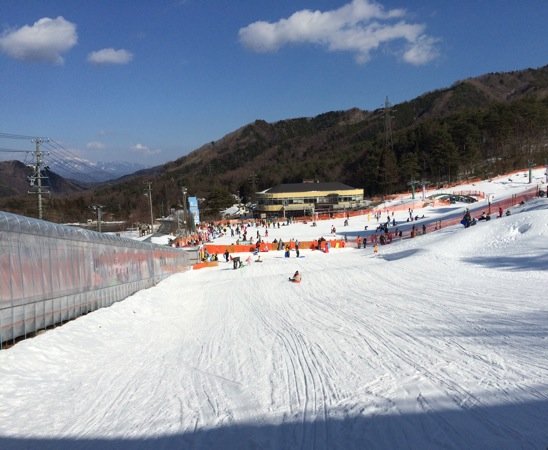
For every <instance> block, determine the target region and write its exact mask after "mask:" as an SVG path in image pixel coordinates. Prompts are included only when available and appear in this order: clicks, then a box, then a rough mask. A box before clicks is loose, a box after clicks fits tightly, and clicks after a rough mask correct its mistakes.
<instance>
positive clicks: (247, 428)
mask: <svg viewBox="0 0 548 450" xmlns="http://www.w3.org/2000/svg"><path fill="white" fill-rule="evenodd" d="M419 400H420V399H417V405H419V404H420V405H421V406H424V407H425V409H424V412H422V413H416V414H415V413H413V414H411V413H404V414H399V415H387V414H377V415H370V416H367V417H365V416H360V415H358V416H355V417H344V418H340V419H339V418H329V417H327V418H326V419H319V420H316V421H314V422H296V423H284V424H281V425H275V424H262V425H260V424H259V425H255V424H239V425H238V424H236V425H230V426H221V427H218V428H213V429H206V430H197V431H194V432H192V431H189V432H184V433H180V434H175V435H169V436H158V437H144V438H112V439H108V438H101V437H97V438H91V437H84V438H22V437H0V448H1V449H3V450H20V449H26V450H33V449H40V450H99V449H101V450H104V449H117V450H133V449H141V450H148V449H154V450H171V449H193V450H194V449H223V450H242V449H315V450H327V449H344V450H351V449H395V448H398V449H417V448H448V449H461V448H466V449H482V450H483V449H511V448H524V449H526V448H530V449H545V448H547V446H548V427H547V426H546V417H548V400H543V401H536V402H526V403H519V404H518V403H516V404H504V405H496V406H486V407H473V406H471V405H463V407H462V409H460V410H440V411H438V410H436V411H435V410H430V409H428V405H427V404H425V402H419ZM367 406H372V405H363V407H360V409H359V410H356V411H355V413H356V414H359V413H360V411H363V409H364V408H365V407H367ZM332 413H333V414H334V415H341V416H342V415H343V412H342V411H337V410H333V411H332ZM42 431H43V430H42Z"/></svg>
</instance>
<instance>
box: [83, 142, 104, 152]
mask: <svg viewBox="0 0 548 450" xmlns="http://www.w3.org/2000/svg"><path fill="white" fill-rule="evenodd" d="M86 148H87V149H88V150H104V149H105V144H103V143H102V142H99V141H92V142H88V143H87V145H86Z"/></svg>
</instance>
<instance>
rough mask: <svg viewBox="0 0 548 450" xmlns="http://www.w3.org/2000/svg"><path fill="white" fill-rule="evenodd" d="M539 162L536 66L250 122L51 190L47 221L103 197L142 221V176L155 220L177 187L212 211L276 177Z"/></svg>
mask: <svg viewBox="0 0 548 450" xmlns="http://www.w3.org/2000/svg"><path fill="white" fill-rule="evenodd" d="M547 160H548V66H544V67H543V68H540V69H535V70H533V69H528V70H523V71H519V72H509V73H494V74H488V75H484V76H482V77H478V78H473V79H469V80H465V81H462V82H458V83H455V84H454V85H453V86H452V87H450V88H448V89H444V90H439V91H434V92H430V93H427V94H425V95H422V96H420V97H418V98H416V99H414V100H412V101H408V102H404V103H401V104H398V105H394V106H390V107H388V108H380V109H378V110H375V111H370V112H369V111H362V110H359V109H357V108H355V109H351V110H348V111H336V112H327V113H324V114H321V115H319V116H316V117H314V118H297V119H288V120H282V121H279V122H276V123H267V122H265V121H262V120H257V121H255V122H254V123H252V124H249V125H246V126H244V127H242V128H240V129H239V130H236V131H234V132H233V133H230V134H228V135H227V136H225V137H224V138H222V139H220V140H219V141H216V142H211V143H208V144H206V145H204V146H203V147H201V148H199V149H197V150H195V151H194V152H192V153H190V154H188V155H186V156H184V157H182V158H180V159H178V160H176V161H172V162H170V163H167V164H165V165H164V166H160V167H156V168H154V169H150V170H145V171H141V172H139V173H137V174H135V175H133V176H129V177H124V178H122V179H120V180H117V181H113V182H109V183H106V184H101V185H97V186H95V187H94V188H91V189H88V190H86V191H84V192H77V193H70V194H63V195H59V194H56V195H52V196H51V198H50V199H48V201H47V202H46V218H47V219H48V220H52V221H55V222H67V221H75V220H85V219H86V218H89V217H90V215H91V213H90V210H89V205H91V204H93V203H101V204H102V205H104V209H105V212H106V213H107V214H108V215H110V218H112V219H116V220H127V221H129V222H137V221H146V220H147V217H150V213H149V209H148V199H147V198H146V197H145V196H144V195H143V182H144V181H151V182H152V186H153V201H154V205H155V207H156V211H155V216H158V215H164V214H167V213H168V212H169V209H170V208H172V207H177V206H178V205H179V204H180V203H181V200H182V199H181V187H182V186H185V187H186V188H187V189H188V192H189V193H190V194H191V195H196V196H197V197H199V198H201V199H204V200H203V202H202V203H201V205H200V208H201V211H202V217H205V218H208V217H210V218H211V217H215V215H216V214H217V213H218V211H219V209H220V208H223V207H226V206H228V205H230V204H232V203H233V196H232V195H231V194H238V195H240V196H241V197H242V199H243V201H252V199H253V193H254V192H256V191H259V190H263V189H266V188H268V187H271V186H273V185H276V184H279V183H289V182H301V181H302V180H305V179H315V180H320V181H340V182H343V183H346V184H349V185H351V186H355V187H362V188H364V189H365V194H366V196H367V197H375V196H381V195H389V194H392V193H395V192H401V191H406V190H409V183H410V182H411V181H413V180H427V181H428V182H429V183H431V184H433V185H438V186H440V185H446V184H450V183H454V182H456V181H458V180H462V179H470V178H474V177H482V178H486V177H491V176H495V175H496V174H499V173H503V172H507V171H511V170H514V169H518V168H526V167H529V166H531V165H540V164H545V162H546V161H547ZM1 187H2V186H0V188H1ZM0 192H2V190H1V189H0ZM0 208H1V209H3V210H7V211H14V212H18V213H22V214H25V215H29V216H35V215H36V206H35V199H34V198H32V197H31V196H28V195H18V196H14V195H10V196H4V197H3V198H0ZM108 215H107V217H109V216H108Z"/></svg>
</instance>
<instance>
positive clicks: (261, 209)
mask: <svg viewBox="0 0 548 450" xmlns="http://www.w3.org/2000/svg"><path fill="white" fill-rule="evenodd" d="M363 195H364V192H363V189H357V188H353V187H351V186H348V185H346V184H343V183H339V182H327V183H319V182H317V183H316V182H305V183H289V184H280V185H278V186H274V187H272V188H269V189H266V190H264V191H262V192H257V193H256V199H257V206H256V208H255V216H256V217H261V218H269V217H288V216H289V217H298V216H310V215H314V214H324V213H331V212H341V211H344V210H351V209H359V208H362V207H363V206H364V198H363Z"/></svg>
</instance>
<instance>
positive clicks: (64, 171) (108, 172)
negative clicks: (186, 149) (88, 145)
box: [49, 158, 146, 182]
mask: <svg viewBox="0 0 548 450" xmlns="http://www.w3.org/2000/svg"><path fill="white" fill-rule="evenodd" d="M145 168H146V166H144V165H143V164H139V163H135V162H128V161H97V162H93V161H89V160H87V159H83V158H71V159H70V160H67V159H65V160H62V161H54V162H51V163H50V164H49V169H50V170H51V171H53V172H55V173H57V174H59V175H61V176H62V177H64V178H69V179H73V180H77V181H82V182H103V181H109V180H114V179H116V178H120V177H122V176H124V175H129V174H131V173H134V172H137V171H139V170H142V169H145Z"/></svg>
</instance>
